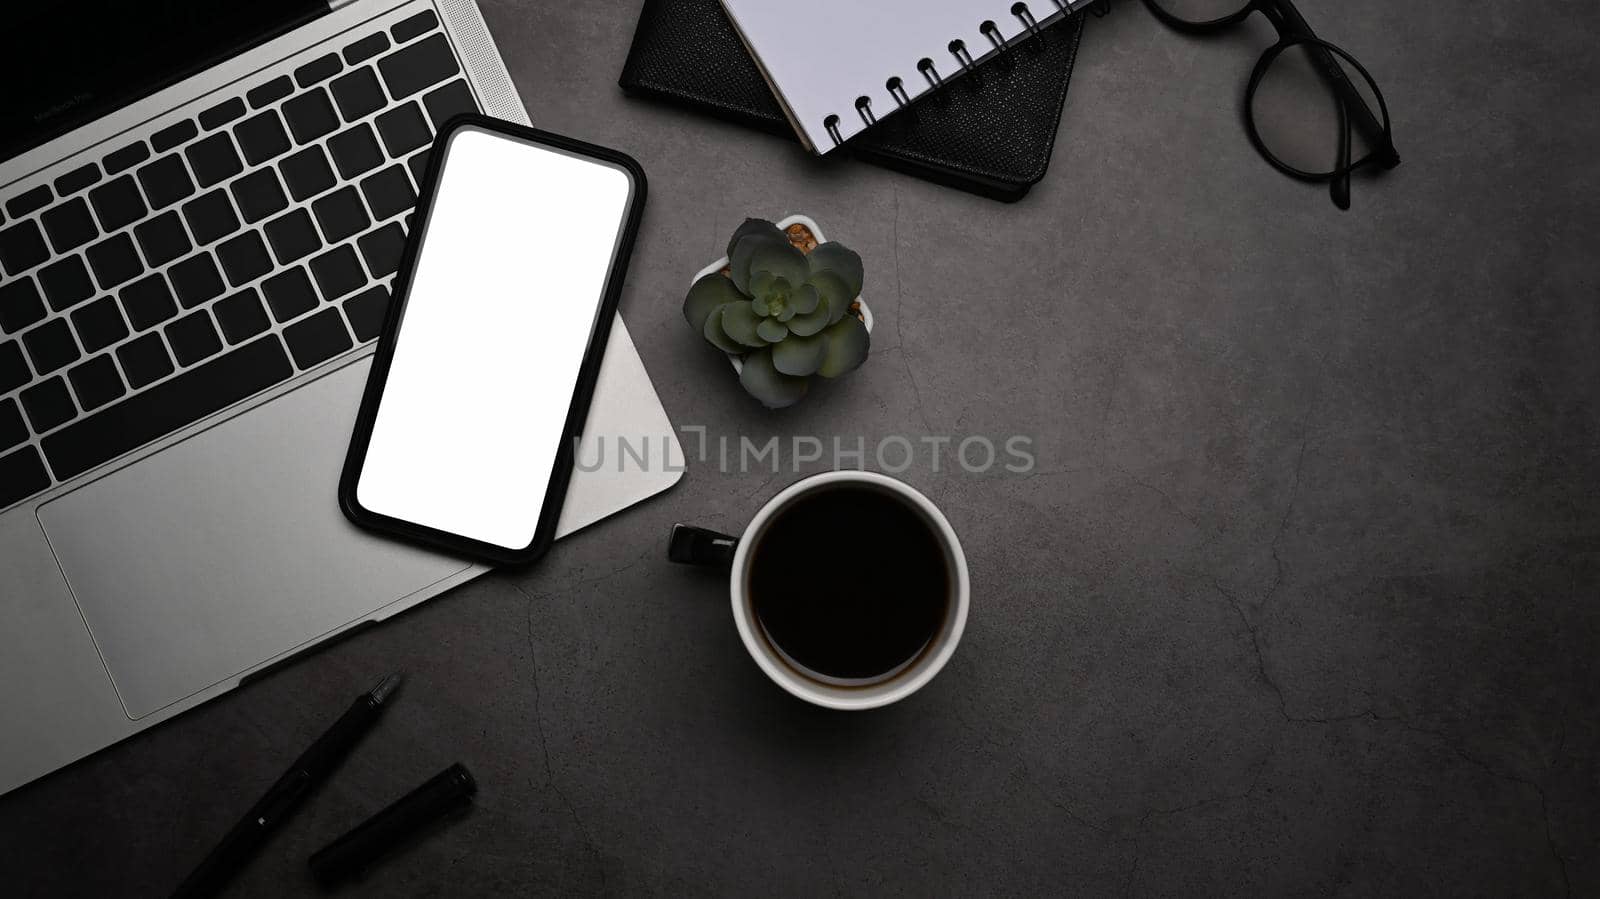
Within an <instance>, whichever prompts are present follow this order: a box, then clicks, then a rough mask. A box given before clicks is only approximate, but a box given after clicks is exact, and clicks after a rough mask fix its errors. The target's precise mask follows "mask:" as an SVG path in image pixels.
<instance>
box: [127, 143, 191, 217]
mask: <svg viewBox="0 0 1600 899" xmlns="http://www.w3.org/2000/svg"><path fill="white" fill-rule="evenodd" d="M139 185H140V186H141V187H143V188H144V195H145V197H146V198H147V199H148V200H149V201H150V208H151V209H165V208H167V207H168V206H171V205H172V204H173V203H176V202H178V201H179V200H181V199H183V198H184V197H187V196H189V195H190V194H193V193H194V182H193V181H191V180H189V170H188V169H186V168H184V167H183V160H182V159H180V158H178V154H176V153H173V154H172V155H170V156H163V157H161V158H160V159H157V160H156V161H155V162H152V163H150V164H149V165H147V166H145V167H144V168H142V169H140V170H139Z"/></svg>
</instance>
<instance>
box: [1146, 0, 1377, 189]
mask: <svg viewBox="0 0 1600 899" xmlns="http://www.w3.org/2000/svg"><path fill="white" fill-rule="evenodd" d="M1144 2H1145V5H1146V6H1148V7H1150V11H1151V12H1153V13H1155V15H1156V18H1158V19H1160V20H1161V21H1162V22H1163V23H1165V24H1166V25H1168V26H1170V27H1172V28H1175V29H1177V30H1179V31H1184V32H1188V33H1191V34H1213V33H1216V32H1219V31H1222V30H1223V29H1226V28H1231V27H1233V26H1235V25H1238V24H1239V23H1241V22H1243V21H1244V20H1245V19H1247V18H1249V16H1250V14H1251V13H1253V12H1260V13H1261V14H1262V15H1264V16H1266V17H1267V19H1268V20H1269V21H1271V22H1272V24H1273V27H1275V28H1277V30H1278V42H1277V43H1276V44H1274V45H1272V46H1271V47H1269V48H1267V51H1266V52H1265V53H1263V54H1261V60H1260V61H1259V62H1257V63H1256V67H1255V71H1253V72H1251V73H1250V81H1249V84H1248V86H1247V87H1246V88H1245V94H1244V98H1245V131H1246V132H1247V133H1248V134H1249V136H1250V143H1251V144H1253V145H1254V146H1255V148H1256V152H1258V153H1260V154H1261V156H1262V158H1264V159H1265V160H1266V161H1267V162H1268V163H1270V164H1271V165H1272V167H1273V168H1275V169H1277V170H1278V171H1280V172H1283V173H1284V174H1285V175H1288V176H1289V177H1291V178H1298V179H1299V180H1301V181H1310V182H1316V183H1322V182H1327V183H1328V184H1329V193H1331V194H1332V196H1333V202H1334V205H1335V206H1338V207H1339V208H1340V209H1349V208H1350V174H1351V173H1352V172H1355V171H1356V170H1358V169H1361V168H1365V167H1368V166H1377V167H1379V168H1383V169H1392V168H1394V167H1395V166H1397V165H1399V164H1400V154H1399V153H1397V152H1395V148H1394V134H1393V132H1392V131H1391V130H1390V127H1389V107H1388V105H1387V104H1386V103H1384V101H1383V93H1382V92H1381V91H1379V90H1378V85H1377V83H1376V82H1374V81H1373V80H1372V75H1371V74H1369V73H1368V72H1367V70H1366V68H1365V67H1364V66H1362V65H1361V63H1359V62H1356V60H1355V58H1354V57H1352V56H1351V55H1350V54H1349V53H1346V52H1345V51H1344V50H1341V49H1340V48H1338V47H1336V46H1334V45H1333V44H1330V43H1328V42H1327V41H1325V40H1322V39H1321V38H1319V37H1317V36H1316V33H1315V32H1313V31H1312V30H1311V26H1310V25H1307V24H1306V20H1305V19H1304V18H1303V17H1301V15H1300V11H1299V10H1297V9H1295V6H1294V4H1293V3H1292V2H1290V0H1144Z"/></svg>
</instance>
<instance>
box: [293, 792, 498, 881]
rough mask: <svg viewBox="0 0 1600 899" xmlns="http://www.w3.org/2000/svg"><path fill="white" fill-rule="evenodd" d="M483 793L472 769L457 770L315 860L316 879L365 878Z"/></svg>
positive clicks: (331, 845)
mask: <svg viewBox="0 0 1600 899" xmlns="http://www.w3.org/2000/svg"><path fill="white" fill-rule="evenodd" d="M477 790H478V785H477V783H476V782H474V781H473V779H472V775H471V774H470V773H468V772H467V769H466V768H464V767H462V765H461V764H460V763H457V764H454V765H451V766H450V767H448V768H446V769H445V770H443V771H441V772H439V773H438V774H436V775H434V777H433V778H432V779H430V780H429V781H428V782H427V783H425V784H423V785H422V786H420V787H417V788H416V789H415V790H412V791H411V792H409V793H407V794H406V795H405V796H402V797H401V798H400V799H398V800H396V801H395V803H394V804H393V805H391V806H389V807H388V808H386V809H384V810H383V811H381V812H379V813H377V814H376V815H373V816H372V817H371V818H368V819H367V820H366V821H365V822H363V823H362V824H361V825H360V826H358V827H356V829H355V830H352V831H350V832H349V833H347V834H345V835H344V836H342V837H340V838H339V839H337V840H334V841H333V842H332V843H329V844H328V845H327V846H325V847H323V848H322V849H321V850H319V851H318V852H317V854H316V855H313V856H311V873H312V875H314V876H315V877H316V878H317V881H318V882H320V883H321V884H322V885H323V886H332V885H334V884H336V883H338V882H340V881H342V880H346V879H348V878H352V877H359V876H361V874H362V873H363V872H364V871H366V869H367V868H368V867H369V866H371V865H372V863H373V862H375V861H377V860H378V859H380V858H382V857H383V856H385V855H388V854H389V853H390V852H392V851H394V850H395V849H396V848H397V847H399V846H401V845H403V844H405V843H406V842H407V841H408V840H409V839H410V838H411V837H413V836H415V835H416V834H418V833H419V832H421V831H422V830H423V829H424V828H426V827H427V826H428V825H430V824H432V823H433V822H435V821H437V820H439V819H440V818H443V817H444V816H446V815H448V814H450V813H451V812H454V811H456V810H457V809H459V808H461V807H462V806H464V805H466V804H467V802H468V801H470V800H471V799H472V794H473V793H475V792H477Z"/></svg>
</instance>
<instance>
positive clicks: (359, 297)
mask: <svg viewBox="0 0 1600 899" xmlns="http://www.w3.org/2000/svg"><path fill="white" fill-rule="evenodd" d="M388 314H389V288H387V287H384V286H383V285H382V284H375V285H373V286H372V287H370V288H368V289H366V290H363V291H362V292H360V293H358V294H356V295H355V296H353V297H351V298H350V299H348V300H345V301H344V315H345V318H348V319H350V330H352V331H354V332H356V339H357V340H359V341H361V342H362V343H366V342H367V341H369V340H375V339H377V337H378V334H379V333H380V332H382V331H383V320H384V317H385V316H387V315H388Z"/></svg>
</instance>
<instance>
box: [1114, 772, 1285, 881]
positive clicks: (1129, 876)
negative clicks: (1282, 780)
mask: <svg viewBox="0 0 1600 899" xmlns="http://www.w3.org/2000/svg"><path fill="white" fill-rule="evenodd" d="M1272 752H1273V751H1272V750H1271V749H1269V750H1267V754H1266V755H1264V756H1262V757H1261V761H1259V762H1256V764H1255V766H1254V768H1255V770H1253V771H1252V772H1251V773H1250V785H1249V786H1248V787H1245V789H1244V792H1242V793H1224V794H1222V795H1220V796H1207V797H1206V798H1204V799H1200V800H1196V801H1195V802H1191V803H1188V804H1187V805H1179V806H1173V807H1171V808H1149V809H1145V811H1144V814H1142V815H1140V816H1139V821H1138V823H1136V824H1135V825H1134V826H1133V836H1131V837H1127V838H1125V839H1122V840H1118V841H1117V842H1119V843H1132V844H1133V858H1132V860H1131V861H1130V862H1129V864H1128V870H1127V873H1125V874H1124V875H1123V877H1122V895H1124V896H1126V895H1128V894H1129V892H1130V891H1131V890H1132V888H1133V879H1134V877H1136V876H1138V873H1139V861H1140V850H1139V847H1140V842H1141V840H1142V839H1143V837H1144V834H1145V832H1146V830H1147V828H1148V827H1149V824H1150V819H1151V818H1154V817H1156V816H1158V815H1159V816H1161V817H1163V818H1170V817H1175V816H1177V815H1181V814H1184V813H1186V812H1192V811H1194V810H1195V809H1199V808H1204V807H1205V806H1208V805H1216V804H1218V803H1223V802H1238V801H1240V800H1242V799H1250V798H1251V797H1253V796H1255V792H1256V787H1258V786H1260V785H1261V773H1262V772H1263V771H1264V770H1266V767H1267V763H1268V762H1270V761H1272Z"/></svg>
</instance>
